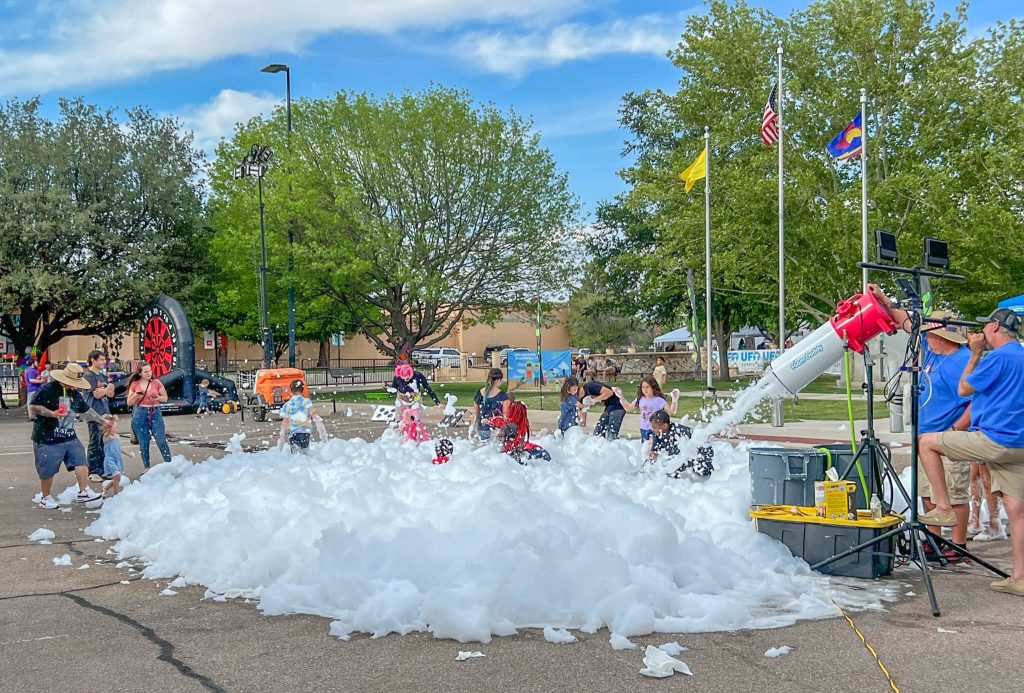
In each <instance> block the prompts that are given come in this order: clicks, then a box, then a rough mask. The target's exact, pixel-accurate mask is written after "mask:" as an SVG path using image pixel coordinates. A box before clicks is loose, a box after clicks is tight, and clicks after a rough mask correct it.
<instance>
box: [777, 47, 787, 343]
mask: <svg viewBox="0 0 1024 693" xmlns="http://www.w3.org/2000/svg"><path fill="white" fill-rule="evenodd" d="M778 55H779V79H778V82H776V91H775V105H776V109H775V112H776V113H777V114H778V120H777V121H776V122H777V123H778V127H779V352H780V353H781V352H782V351H783V350H784V349H785V348H786V230H785V229H786V227H785V217H784V214H783V210H784V209H785V204H784V197H783V195H784V186H783V183H782V180H783V179H782V174H783V166H782V143H783V142H784V141H785V137H784V136H783V132H784V130H783V124H782V101H783V98H782V94H783V91H782V40H781V39H780V40H779V46H778Z"/></svg>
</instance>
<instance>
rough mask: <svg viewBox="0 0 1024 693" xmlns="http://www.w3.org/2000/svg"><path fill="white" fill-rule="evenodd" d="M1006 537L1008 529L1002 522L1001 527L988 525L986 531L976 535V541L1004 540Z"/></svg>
mask: <svg viewBox="0 0 1024 693" xmlns="http://www.w3.org/2000/svg"><path fill="white" fill-rule="evenodd" d="M1006 538H1007V537H1006V530H1005V529H1004V528H1003V526H1002V525H1001V524H1000V525H999V529H992V528H991V527H986V528H985V531H983V532H982V533H981V534H979V535H977V536H975V537H974V541H1002V540H1003V539H1006Z"/></svg>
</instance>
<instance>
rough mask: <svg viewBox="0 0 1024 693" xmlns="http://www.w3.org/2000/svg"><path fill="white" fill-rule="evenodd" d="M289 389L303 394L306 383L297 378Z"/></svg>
mask: <svg viewBox="0 0 1024 693" xmlns="http://www.w3.org/2000/svg"><path fill="white" fill-rule="evenodd" d="M288 389H289V390H291V391H292V392H301V391H302V390H304V389H306V383H304V382H302V380H300V379H298V378H296V379H295V380H293V381H292V382H291V384H290V385H289V386H288Z"/></svg>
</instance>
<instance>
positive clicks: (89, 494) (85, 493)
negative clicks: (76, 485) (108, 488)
mask: <svg viewBox="0 0 1024 693" xmlns="http://www.w3.org/2000/svg"><path fill="white" fill-rule="evenodd" d="M102 497H103V496H102V495H101V494H99V493H96V492H95V491H93V490H92V489H91V488H89V487H88V486H86V487H85V488H84V489H82V490H81V491H79V492H78V495H77V496H75V500H76V501H78V502H79V503H88V502H89V501H94V500H98V499H100V498H102Z"/></svg>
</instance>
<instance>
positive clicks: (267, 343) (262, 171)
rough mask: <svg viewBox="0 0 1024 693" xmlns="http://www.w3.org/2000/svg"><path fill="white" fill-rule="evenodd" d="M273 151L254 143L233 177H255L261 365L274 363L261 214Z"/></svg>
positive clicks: (265, 229)
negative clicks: (258, 223) (258, 253)
mask: <svg viewBox="0 0 1024 693" xmlns="http://www.w3.org/2000/svg"><path fill="white" fill-rule="evenodd" d="M273 154H274V152H273V150H271V149H270V147H264V146H262V145H259V144H254V145H252V147H250V148H249V151H248V153H247V154H246V155H245V157H243V158H242V163H241V164H239V165H238V166H237V167H236V168H235V172H234V177H235V179H241V178H251V177H253V176H255V177H256V183H257V190H258V191H259V193H258V194H259V213H260V331H261V332H262V333H263V367H264V368H270V367H271V366H272V365H273V364H274V334H273V332H271V330H270V317H269V315H268V305H267V226H266V222H265V220H264V215H263V176H265V175H266V173H267V162H268V161H270V157H271V156H273Z"/></svg>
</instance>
